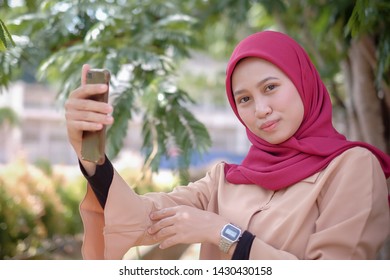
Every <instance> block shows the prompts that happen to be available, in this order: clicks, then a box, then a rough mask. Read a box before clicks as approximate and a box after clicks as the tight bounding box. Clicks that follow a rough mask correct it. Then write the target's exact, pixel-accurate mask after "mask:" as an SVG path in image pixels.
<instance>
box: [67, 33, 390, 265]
mask: <svg viewBox="0 0 390 280" xmlns="http://www.w3.org/2000/svg"><path fill="white" fill-rule="evenodd" d="M87 70H88V66H84V67H83V74H82V77H83V78H82V79H83V81H84V79H85V78H84V77H85V74H86V71H87ZM105 90H106V87H105V86H104V85H85V82H83V85H82V86H81V87H80V88H78V89H76V90H75V91H74V92H72V94H71V95H70V97H69V100H68V102H67V104H66V111H67V128H68V134H69V139H70V142H71V143H72V145H73V147H74V149H75V151H76V153H77V155H78V158H79V159H80V166H81V169H82V171H83V173H84V175H85V176H86V178H87V180H88V182H89V184H88V189H87V194H86V197H85V199H84V200H83V202H82V204H81V215H82V218H83V223H84V228H85V233H84V234H85V236H84V237H85V238H84V244H83V256H84V258H86V259H103V258H106V259H121V258H122V257H123V255H124V254H125V253H126V252H127V251H128V249H129V248H131V247H133V246H138V245H148V244H154V243H160V248H163V249H164V248H168V247H170V246H173V245H175V244H179V243H202V245H201V252H200V258H201V259H232V258H233V259H373V258H375V257H376V253H377V251H378V250H379V248H380V247H381V245H382V244H383V242H384V240H385V239H386V237H387V236H388V234H389V228H390V223H389V222H390V219H389V205H388V190H387V186H386V177H389V176H390V157H389V156H388V155H386V154H385V153H383V152H381V151H380V150H378V149H376V148H374V147H372V146H370V145H368V144H365V143H361V142H349V141H347V140H346V139H345V137H344V136H342V135H341V134H339V133H338V132H337V131H336V130H335V129H334V128H333V126H332V120H331V118H332V112H331V110H332V108H331V102H330V98H329V94H328V92H327V90H326V88H325V86H324V84H323V83H322V81H321V79H320V77H319V75H318V73H317V71H316V69H315V67H314V65H313V64H312V62H311V61H310V59H309V57H308V56H307V54H306V53H305V51H304V50H303V49H302V48H301V47H300V46H299V45H298V44H297V43H296V42H295V41H294V40H292V39H291V38H290V37H288V36H286V35H284V34H282V33H279V32H273V31H264V32H260V33H256V34H253V35H251V36H249V37H247V38H246V39H244V40H243V41H242V42H240V43H239V44H238V46H237V47H236V48H235V50H234V52H233V54H232V56H231V58H230V61H229V63H228V67H227V76H226V92H227V97H228V100H229V102H230V105H231V106H232V109H233V111H234V113H235V114H236V116H237V117H238V118H239V120H240V121H241V122H242V124H243V125H244V126H245V127H246V131H247V136H248V138H249V140H250V141H251V143H252V146H251V148H250V150H249V152H248V154H247V156H246V158H245V159H244V160H243V162H242V163H241V164H239V165H233V164H228V163H224V162H221V163H218V164H216V165H215V166H214V167H213V168H212V169H211V170H210V171H209V172H208V173H207V174H206V176H205V177H204V178H202V179H200V180H199V181H196V182H194V183H190V184H189V185H188V186H180V187H177V188H175V189H174V190H173V191H172V192H171V193H150V194H146V195H143V196H139V195H137V194H135V193H134V192H133V191H132V189H131V188H129V187H128V185H127V184H126V183H125V182H124V181H123V179H122V178H121V177H120V176H119V174H118V173H117V172H116V171H115V170H114V169H113V167H112V165H111V163H110V162H109V160H108V159H106V161H105V163H104V164H103V165H101V166H96V165H94V164H92V163H89V162H85V161H83V160H81V156H80V146H81V134H82V130H99V129H101V128H102V125H103V124H106V125H108V124H112V122H113V119H112V117H111V116H108V114H109V113H110V112H111V111H112V108H111V106H110V105H107V104H101V103H96V102H93V101H89V100H86V98H87V97H88V96H90V95H92V94H97V93H101V92H104V91H105Z"/></svg>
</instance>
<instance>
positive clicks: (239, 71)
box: [231, 57, 287, 83]
mask: <svg viewBox="0 0 390 280" xmlns="http://www.w3.org/2000/svg"><path fill="white" fill-rule="evenodd" d="M270 75H271V76H275V75H276V76H278V77H279V78H283V77H286V78H287V76H286V74H285V73H284V72H283V71H282V70H281V69H280V68H278V67H277V66H276V65H274V64H272V63H271V62H269V61H267V60H264V59H261V58H257V57H246V58H243V59H241V60H240V61H239V62H238V63H237V64H236V67H235V68H234V70H233V73H232V77H231V78H232V83H234V81H236V82H237V80H240V79H243V78H245V79H250V78H261V77H263V78H264V77H266V76H270Z"/></svg>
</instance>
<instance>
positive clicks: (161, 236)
mask: <svg viewBox="0 0 390 280" xmlns="http://www.w3.org/2000/svg"><path fill="white" fill-rule="evenodd" d="M175 234H176V232H175V229H174V226H169V227H165V228H162V229H161V230H160V231H158V232H157V233H155V234H153V235H152V237H153V239H154V240H155V241H156V242H161V241H163V240H165V239H167V238H169V237H171V236H172V235H175Z"/></svg>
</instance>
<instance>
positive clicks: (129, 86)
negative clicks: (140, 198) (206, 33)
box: [0, 0, 211, 175]
mask: <svg viewBox="0 0 390 280" xmlns="http://www.w3.org/2000/svg"><path fill="white" fill-rule="evenodd" d="M73 2H74V1H66V0H65V1H60V2H59V1H30V5H29V6H28V7H20V8H19V9H17V10H13V11H11V10H8V12H9V13H10V14H12V16H11V17H10V18H9V19H8V25H9V29H10V30H11V31H12V33H13V34H14V35H15V36H18V37H19V38H24V39H25V40H26V41H27V43H25V45H24V46H23V47H22V48H21V49H20V51H19V52H17V53H15V54H11V53H5V54H2V56H1V57H0V61H2V68H7V66H8V68H10V67H9V64H10V62H9V61H7V58H8V60H11V59H10V57H11V56H13V57H16V58H17V59H16V61H17V63H18V64H19V67H20V66H21V64H22V63H26V61H27V62H28V63H29V65H33V66H36V67H37V68H38V70H39V72H38V75H37V78H38V79H40V80H46V81H51V82H58V81H59V83H60V86H59V87H60V92H59V99H60V100H64V99H66V98H67V95H68V94H69V92H70V91H71V90H73V89H75V88H76V87H77V85H78V84H79V79H80V77H79V76H80V68H81V65H82V64H83V63H89V64H91V65H92V67H96V68H108V69H110V71H111V75H112V83H111V90H112V92H113V95H112V96H113V98H114V101H113V104H114V113H113V116H114V118H115V120H116V121H115V123H114V125H112V126H111V127H110V128H109V129H108V132H107V138H108V154H109V155H110V156H112V157H113V156H115V155H117V154H118V152H119V150H120V149H121V147H122V145H123V139H124V137H125V136H126V134H127V133H128V131H127V127H128V121H129V120H130V119H131V118H132V117H133V115H134V114H140V115H141V116H142V119H143V128H142V134H143V138H144V142H143V150H144V152H145V154H146V159H145V164H146V165H147V166H148V167H151V168H152V170H154V171H155V170H157V169H158V165H159V161H160V160H161V158H162V157H169V156H170V154H169V151H170V149H176V150H179V151H180V156H179V158H178V162H179V169H180V171H182V175H185V170H186V169H187V168H188V166H189V164H190V159H191V157H192V155H193V154H194V153H197V152H200V153H201V152H204V151H206V150H207V148H208V147H209V146H210V144H211V140H210V138H209V135H208V133H207V130H206V128H205V126H204V125H203V124H202V123H200V122H199V121H197V120H196V118H195V117H194V116H193V114H192V113H191V112H190V110H189V109H188V108H187V105H188V104H191V103H193V102H194V101H193V100H192V99H191V98H190V97H189V95H188V94H187V93H186V92H184V91H183V90H181V89H180V88H178V87H177V85H176V80H175V70H176V65H177V63H178V62H179V61H180V60H181V59H183V58H186V57H188V51H189V49H190V47H191V46H192V45H193V43H194V38H193V34H192V31H191V30H192V28H193V25H194V23H195V19H194V18H192V17H191V16H189V15H188V14H185V13H183V12H182V10H180V6H179V5H175V3H174V2H166V1H159V0H157V1H156V0H154V1H152V0H146V1H144V0H142V1H121V2H114V3H113V2H112V1H103V0H98V1H93V5H91V3H89V1H82V2H79V3H78V4H77V5H74V4H73ZM1 59H2V60H1ZM12 61H15V60H12ZM7 63H8V64H7ZM17 74H18V73H16V74H15V73H12V72H11V71H10V73H9V75H8V76H7V78H6V79H5V81H6V82H7V81H9V79H14V78H15V76H16V75H17ZM2 83H3V84H4V81H2ZM130 133H131V132H130Z"/></svg>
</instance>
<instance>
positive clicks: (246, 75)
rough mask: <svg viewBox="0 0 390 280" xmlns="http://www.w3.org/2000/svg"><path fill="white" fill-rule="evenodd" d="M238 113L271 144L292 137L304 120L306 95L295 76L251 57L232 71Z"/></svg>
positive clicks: (250, 127)
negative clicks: (295, 84) (293, 80)
mask: <svg viewBox="0 0 390 280" xmlns="http://www.w3.org/2000/svg"><path fill="white" fill-rule="evenodd" d="M232 90H233V96H234V100H235V102H236V106H237V110H238V114H239V115H240V117H241V119H242V121H243V122H244V123H245V125H246V126H247V128H248V129H249V130H250V131H252V133H254V134H255V135H257V136H258V137H260V138H261V139H263V140H265V141H267V142H268V143H270V144H280V143H282V142H284V141H286V140H287V139H289V138H290V137H291V136H292V135H294V133H295V132H296V131H297V130H298V128H299V126H300V125H301V123H302V120H303V115H304V107H303V103H302V99H301V97H300V95H299V93H298V91H297V89H296V87H295V86H294V84H293V83H292V82H291V80H290V79H289V78H288V77H287V76H286V75H285V74H284V72H282V71H281V70H280V69H279V68H278V67H276V66H275V65H273V64H272V63H270V62H268V61H266V60H263V59H259V58H255V57H249V58H245V59H243V60H242V61H240V62H239V63H238V64H237V66H236V67H235V69H234V72H233V74H232Z"/></svg>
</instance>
